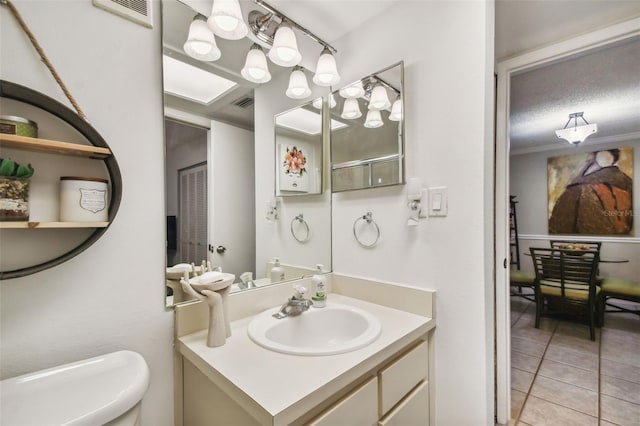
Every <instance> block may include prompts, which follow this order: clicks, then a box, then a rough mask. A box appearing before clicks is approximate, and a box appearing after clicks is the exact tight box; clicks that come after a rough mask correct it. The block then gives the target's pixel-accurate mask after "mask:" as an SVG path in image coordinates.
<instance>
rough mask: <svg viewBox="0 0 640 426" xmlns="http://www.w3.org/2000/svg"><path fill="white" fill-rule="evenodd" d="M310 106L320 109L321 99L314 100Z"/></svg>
mask: <svg viewBox="0 0 640 426" xmlns="http://www.w3.org/2000/svg"><path fill="white" fill-rule="evenodd" d="M311 104H312V105H313V107H314V108H316V109H322V98H315V99H314V100H313V102H312V103H311Z"/></svg>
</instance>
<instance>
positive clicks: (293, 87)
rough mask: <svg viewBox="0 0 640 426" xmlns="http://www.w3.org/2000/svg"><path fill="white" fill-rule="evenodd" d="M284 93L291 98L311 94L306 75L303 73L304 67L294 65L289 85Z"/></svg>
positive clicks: (300, 97)
mask: <svg viewBox="0 0 640 426" xmlns="http://www.w3.org/2000/svg"><path fill="white" fill-rule="evenodd" d="M285 93H286V95H287V96H288V97H290V98H291V99H304V98H306V97H308V96H310V95H311V89H309V83H307V76H306V75H305V73H304V68H303V67H301V66H300V65H296V66H295V67H294V68H293V71H291V75H290V76H289V87H288V88H287V91H286V92H285Z"/></svg>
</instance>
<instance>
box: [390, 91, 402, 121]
mask: <svg viewBox="0 0 640 426" xmlns="http://www.w3.org/2000/svg"><path fill="white" fill-rule="evenodd" d="M389 120H391V121H400V120H402V99H400V96H398V98H397V99H396V100H395V101H394V102H393V105H392V106H391V114H389Z"/></svg>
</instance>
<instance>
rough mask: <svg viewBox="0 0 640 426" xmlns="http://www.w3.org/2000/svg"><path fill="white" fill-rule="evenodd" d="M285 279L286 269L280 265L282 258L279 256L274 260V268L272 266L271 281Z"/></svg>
mask: <svg viewBox="0 0 640 426" xmlns="http://www.w3.org/2000/svg"><path fill="white" fill-rule="evenodd" d="M280 281H284V269H283V268H282V266H280V259H278V258H277V257H276V258H275V259H274V260H273V268H271V282H272V283H275V282H280Z"/></svg>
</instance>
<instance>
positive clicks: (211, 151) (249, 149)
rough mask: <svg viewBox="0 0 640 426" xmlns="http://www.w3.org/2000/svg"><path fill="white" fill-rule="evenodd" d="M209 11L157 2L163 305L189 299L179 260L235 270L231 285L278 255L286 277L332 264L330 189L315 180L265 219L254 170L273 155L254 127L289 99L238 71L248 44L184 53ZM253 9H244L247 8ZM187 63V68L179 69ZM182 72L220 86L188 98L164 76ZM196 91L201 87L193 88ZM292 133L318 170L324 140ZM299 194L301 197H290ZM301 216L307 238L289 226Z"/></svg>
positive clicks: (251, 282)
mask: <svg viewBox="0 0 640 426" xmlns="http://www.w3.org/2000/svg"><path fill="white" fill-rule="evenodd" d="M247 4H249V5H250V9H251V8H254V9H256V8H257V9H260V7H259V5H256V4H253V3H249V2H247ZM243 5H244V3H243ZM243 7H244V6H243ZM210 8H211V3H210V1H209V2H206V1H201V0H193V1H192V0H183V1H178V0H162V48H163V80H164V87H163V93H164V106H165V152H166V155H165V157H166V158H165V160H166V161H165V171H166V185H165V187H166V194H165V195H166V216H167V229H166V234H167V241H166V244H167V261H166V278H167V279H166V281H165V283H164V284H165V289H166V300H165V302H166V305H167V306H172V305H174V304H175V303H181V302H186V301H188V300H189V298H188V297H186V294H185V293H184V292H182V290H181V288H180V284H179V277H180V276H182V272H181V268H180V267H179V266H180V265H190V264H192V263H193V264H194V265H195V267H196V269H199V268H200V266H201V264H202V262H203V261H204V262H205V264H206V262H209V263H210V265H211V266H212V267H214V268H215V267H220V268H221V269H222V271H224V272H229V273H233V274H235V276H236V280H235V282H234V285H233V287H232V291H244V290H247V289H251V288H256V287H260V286H262V285H268V284H272V283H275V281H272V280H271V278H270V273H269V272H270V270H271V267H272V264H273V260H274V259H275V258H279V259H280V262H281V263H282V265H283V267H284V269H285V271H286V276H285V280H289V279H295V278H299V277H301V276H305V275H310V274H312V273H313V271H314V269H315V264H316V263H323V264H324V270H325V271H330V270H331V261H330V259H331V247H330V244H326V242H325V241H324V240H325V239H327V240H328V241H330V237H329V236H330V233H331V229H330V226H331V222H330V211H331V201H330V198H331V197H330V193H329V194H328V195H327V194H322V193H321V192H322V188H323V185H322V178H321V177H319V178H318V181H314V182H310V184H309V187H308V189H307V190H308V194H309V195H311V196H310V197H292V198H287V200H289V201H287V202H283V203H282V204H281V211H280V219H279V220H278V221H276V222H275V223H272V222H269V221H268V220H267V218H266V217H265V213H267V209H266V208H265V206H264V203H265V200H272V199H273V198H274V194H275V191H274V187H273V186H271V185H270V184H269V185H268V186H265V185H264V184H263V179H260V177H259V176H257V173H256V168H257V169H258V170H263V169H264V167H267V166H268V167H269V168H270V169H271V168H272V167H273V162H272V161H273V160H272V157H271V156H269V157H268V158H267V156H265V155H264V152H261V151H259V150H258V151H256V150H257V148H258V147H260V148H261V149H263V148H264V147H265V146H266V144H265V141H264V137H265V133H264V132H262V133H261V134H260V136H259V137H258V136H257V135H256V134H255V133H254V123H255V122H256V121H257V120H258V119H260V121H261V122H264V121H265V120H269V121H270V122H271V121H273V120H274V119H275V118H274V117H275V116H276V115H279V114H280V113H281V112H283V111H285V110H286V111H288V110H290V109H291V105H290V103H289V106H285V107H282V108H280V109H276V110H274V105H283V104H287V103H288V102H289V101H291V100H290V99H288V98H286V97H285V94H284V93H280V91H279V89H277V88H274V89H271V88H270V87H269V86H268V84H265V85H262V86H261V85H257V84H253V83H249V82H247V81H246V80H244V79H243V78H242V77H241V74H240V70H241V69H242V67H243V65H244V61H245V57H246V52H247V51H248V50H249V49H250V47H251V45H252V41H251V40H249V39H248V38H244V39H241V40H233V41H231V40H224V39H220V38H218V39H217V45H218V48H219V49H220V51H221V52H222V55H221V57H220V59H218V60H216V61H201V60H197V59H194V58H192V57H190V56H189V55H187V54H186V53H185V52H184V50H183V46H184V43H185V41H186V39H187V35H188V30H189V26H190V24H191V22H192V21H193V20H194V17H196V16H198V15H199V14H201V15H206V14H208V13H210ZM250 11H251V10H249V9H248V10H244V8H243V13H244V14H245V15H246V14H248V13H249V12H250ZM245 18H246V17H245ZM185 67H187V68H189V69H190V71H184V70H183V68H185ZM185 72H196V73H200V72H206V74H207V78H211V76H213V78H214V79H218V80H217V82H216V84H221V89H220V92H219V93H218V94H217V95H210V97H209V98H207V99H199V100H197V99H196V100H194V99H189V98H190V96H189V95H186V94H182V93H179V86H180V81H178V82H175V81H172V80H171V79H172V78H173V77H176V76H178V77H180V78H182V77H184V73H185ZM289 72H290V69H287V68H284V67H275V66H273V67H271V73H272V76H273V79H272V80H273V81H276V82H277V81H282V80H283V79H286V77H287V76H288V73H289ZM188 78H190V79H192V80H196V79H199V77H198V78H194V77H188ZM174 84H177V86H174ZM258 90H261V91H263V92H269V95H268V96H267V97H266V98H268V99H269V102H268V104H265V102H263V103H262V106H260V105H258V103H257V102H256V104H254V99H256V98H257V96H255V93H256V92H257V91H258ZM276 93H277V94H276ZM200 94H203V93H202V92H201V91H196V92H195V93H194V95H195V96H198V95H200ZM280 96H281V97H282V98H280ZM263 99H265V98H263ZM301 108H305V109H306V108H308V107H307V106H305V107H301ZM315 111H316V113H318V110H317V109H316V110H315ZM271 137H273V138H274V139H272V140H270V141H269V144H268V145H269V151H271V149H273V148H272V147H273V146H274V142H275V140H276V136H275V135H274V136H271ZM283 137H284V135H283ZM287 137H292V138H293V136H292V135H288V136H287ZM278 138H279V136H278ZM298 138H299V140H300V141H301V142H304V145H303V144H302V143H299V144H297V145H296V146H298V145H300V146H303V147H304V148H303V149H304V150H305V151H307V152H304V151H303V152H304V153H305V154H309V155H310V157H311V158H310V159H309V160H308V163H307V164H308V167H307V168H306V171H307V172H313V173H316V171H315V170H314V169H315V168H319V169H320V170H319V171H318V172H319V173H320V174H321V173H322V167H323V161H322V159H323V157H324V158H325V159H326V158H327V157H326V152H327V151H328V148H327V149H325V147H323V143H322V137H320V138H319V139H313V140H312V139H308V140H307V139H305V140H304V141H302V139H301V137H299V136H298ZM318 141H319V145H318V144H317V143H318ZM276 146H277V143H276ZM323 154H324V155H323ZM312 157H315V159H314V158H312ZM261 162H264V164H262V163H261ZM324 164H327V163H324ZM324 167H326V165H325V166H324ZM280 195H284V194H280ZM298 198H299V199H300V201H295V199H298ZM281 199H282V197H280V196H279V197H278V200H281ZM301 213H304V219H305V220H306V221H307V223H308V224H309V225H310V226H311V229H312V234H311V238H309V240H308V241H306V242H304V243H300V242H298V241H296V240H295V239H294V238H293V237H292V235H291V233H290V229H289V228H290V227H289V222H292V223H293V225H294V230H298V228H299V226H298V225H299V221H294V219H295V217H296V216H298V215H300V214H301ZM321 218H322V220H320V219H321ZM320 222H321V223H322V225H320V224H319V223H320ZM296 235H299V233H298V234H296ZM320 253H322V254H321V255H319V254H320ZM176 265H178V267H176Z"/></svg>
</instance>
